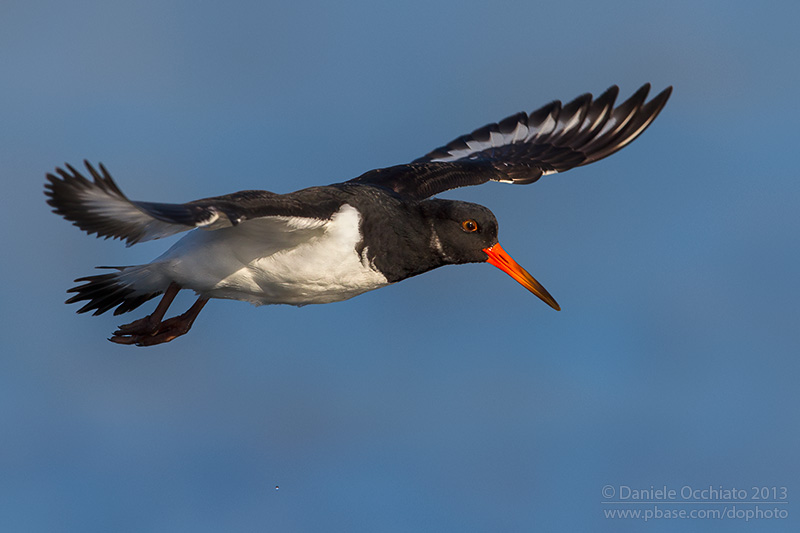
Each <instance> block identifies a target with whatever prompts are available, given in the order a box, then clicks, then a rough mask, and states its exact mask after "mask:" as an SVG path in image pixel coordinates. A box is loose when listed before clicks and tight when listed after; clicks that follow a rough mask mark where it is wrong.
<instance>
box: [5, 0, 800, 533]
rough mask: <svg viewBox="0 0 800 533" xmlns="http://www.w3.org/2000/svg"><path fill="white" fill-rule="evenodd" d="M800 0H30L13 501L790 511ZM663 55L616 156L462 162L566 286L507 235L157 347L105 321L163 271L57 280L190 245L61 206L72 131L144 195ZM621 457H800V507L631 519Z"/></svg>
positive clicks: (9, 12)
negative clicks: (90, 312)
mask: <svg viewBox="0 0 800 533" xmlns="http://www.w3.org/2000/svg"><path fill="white" fill-rule="evenodd" d="M799 6H800V4H798V3H797V2H771V3H753V2H721V1H719V2H714V1H711V2H696V1H675V2H657V3H656V2H634V1H615V2H603V3H600V2H587V1H562V2H530V1H525V2H474V1H471V0H466V1H465V0H461V1H458V2H416V1H410V2H395V3H392V4H386V3H382V2H374V1H370V2H366V1H356V2H285V3H280V4H278V3H271V2H224V3H223V2H218V3H210V2H188V1H182V2H181V1H179V2H163V1H151V0H144V1H142V0H139V1H137V2H125V3H120V2H106V1H102V2H101V1H96V2H90V1H78V2H55V1H47V0H45V1H36V0H25V1H15V0H12V1H4V2H3V5H2V8H0V72H2V81H0V101H1V102H2V105H0V163H2V165H1V168H2V170H1V171H0V172H2V176H3V183H4V184H5V193H4V194H3V195H2V197H1V198H0V202H2V211H3V213H5V223H4V224H3V225H2V228H1V229H0V232H2V243H3V253H4V256H5V257H4V259H3V261H2V263H0V273H1V274H2V279H3V280H5V283H4V289H3V298H2V299H1V300H0V307H2V309H3V315H2V316H3V320H2V321H0V335H2V344H3V346H4V347H5V348H4V350H3V352H4V354H3V355H2V357H0V424H1V425H2V428H3V429H2V436H1V437H0V529H2V530H4V531H180V530H184V531H198V532H199V531H258V530H260V531H289V532H291V531H559V530H561V531H653V532H656V531H659V532H660V531H677V530H681V531H706V530H714V531H719V530H722V529H724V530H726V531H728V530H730V531H797V530H798V520H800V507H798V501H800V494H798V493H799V492H800V484H798V479H799V478H800V457H799V456H798V449H800V416H799V415H798V406H800V388H799V387H798V376H800V350H799V349H798V348H800V334H799V333H798V318H800V315H799V314H798V307H797V297H798V284H797V274H798V270H799V268H798V267H800V246H798V235H799V234H800V216H798V208H799V207H800V179H799V178H800V176H798V171H797V152H798V147H797V144H798V134H797V125H798V122H799V121H800V105H798V97H797V94H798V91H800V69H798V66H797V65H798V54H800V37H799V36H798V35H799V34H798V33H797V31H796V23H797V21H798V20H800V7H799ZM648 81H649V82H651V83H653V85H654V89H656V90H660V89H661V88H663V87H665V86H667V85H674V86H675V91H674V94H673V96H672V99H671V101H670V102H669V104H668V105H667V107H666V109H665V110H664V112H663V113H662V115H661V116H660V117H659V118H658V120H657V121H656V122H655V123H654V125H653V126H652V127H651V128H650V129H649V130H648V131H647V132H646V133H645V134H644V135H643V137H641V138H640V139H638V140H637V141H636V142H634V143H633V144H632V145H630V146H629V147H627V148H626V149H625V150H623V151H622V152H620V153H618V154H616V155H614V156H613V157H611V158H610V159H607V160H604V161H602V162H600V163H597V164H594V165H591V166H589V167H584V168H580V169H576V170H573V171H570V172H569V173H568V174H564V175H556V176H551V177H547V178H545V179H542V180H541V181H540V182H539V183H537V184H535V185H533V186H530V187H525V188H523V187H517V188H512V187H510V186H507V185H500V184H489V185H486V186H483V187H480V188H473V189H471V190H466V189H462V190H457V191H451V192H449V193H448V194H446V195H445V196H446V197H449V198H457V199H463V200H470V201H476V202H479V203H482V204H484V205H486V206H488V207H489V208H491V209H492V210H493V211H494V213H495V214H496V215H497V218H498V220H499V221H500V239H501V242H502V243H503V246H504V247H505V249H506V250H508V251H509V252H510V253H511V254H512V255H513V256H514V257H515V258H516V259H517V260H518V261H519V262H520V263H521V264H522V265H524V266H525V267H526V268H527V269H528V270H530V271H531V272H532V273H533V274H534V275H535V276H536V277H537V278H538V279H539V280H540V281H541V282H542V283H543V284H544V285H545V286H546V287H547V289H548V290H549V291H550V292H551V293H552V294H553V295H554V296H555V297H556V299H557V300H558V302H559V303H560V304H561V306H562V307H563V311H562V312H560V313H556V312H554V311H552V310H551V309H549V308H548V307H547V306H546V305H544V304H543V303H542V302H540V301H539V300H538V299H536V298H535V297H533V296H532V295H531V294H529V293H528V292H527V291H525V290H524V289H522V288H521V287H520V286H518V285H517V284H516V283H514V282H513V280H511V279H510V278H509V277H508V276H506V275H504V274H503V273H502V272H500V271H499V270H497V269H495V268H492V267H491V266H488V265H468V266H460V267H446V268H442V269H439V270H437V271H434V272H431V273H428V274H426V275H423V276H420V277H417V278H415V279H411V280H407V281H405V282H403V283H401V284H398V285H395V286H392V287H388V288H385V289H382V290H380V291H375V292H373V293H369V294H366V295H363V296H360V297H358V298H355V299H353V300H350V301H347V302H343V303H338V304H332V305H325V306H310V307H305V308H300V309H298V308H291V307H271V308H270V307H262V308H253V307H251V306H249V305H247V304H244V303H240V302H225V301H213V302H212V303H211V304H210V305H209V306H207V307H206V309H205V310H204V311H203V313H202V314H201V315H200V318H199V319H198V322H197V323H196V324H195V327H194V330H193V331H192V332H191V334H190V335H189V336H187V337H185V338H182V339H180V340H178V341H176V342H173V343H170V344H166V345H163V346H159V347H155V348H149V349H136V348H132V347H123V346H116V345H113V344H111V343H109V342H107V341H106V340H105V339H106V337H108V335H109V334H110V333H111V331H113V329H114V328H115V326H116V325H117V324H119V323H122V322H127V321H129V320H132V319H135V318H138V316H140V315H142V314H144V313H146V312H149V311H150V309H151V308H152V304H150V305H149V306H147V307H145V308H143V309H144V311H143V312H140V313H138V315H136V316H134V315H126V316H123V317H113V316H105V315H104V316H102V317H99V318H96V317H89V316H84V315H80V316H79V315H76V314H75V310H76V307H75V306H65V305H63V303H62V302H63V300H64V299H65V296H66V295H65V293H64V291H65V290H66V289H67V288H69V287H70V286H71V285H72V280H73V279H74V278H76V277H79V276H83V275H87V274H90V273H92V269H93V267H94V266H95V265H107V264H110V265H119V264H122V265H125V264H135V263H140V262H146V261H149V260H150V259H152V258H154V257H155V256H157V255H159V254H160V253H161V252H162V251H163V250H164V249H166V247H168V246H169V244H170V243H168V242H161V241H156V242H152V243H146V244H142V245H138V246H135V247H133V248H130V249H126V248H125V247H124V246H123V245H121V244H120V243H118V242H111V241H101V240H97V239H94V238H88V237H87V236H86V235H84V234H82V233H81V232H79V231H78V230H77V229H76V228H74V227H72V226H71V225H70V224H68V223H66V222H65V221H64V220H61V219H60V218H58V217H56V216H55V215H53V214H51V213H50V212H49V207H48V206H47V205H45V202H44V196H43V195H42V185H43V182H44V174H45V173H46V172H48V171H50V170H52V169H53V168H54V167H55V166H56V165H60V164H62V163H64V162H65V161H66V162H71V163H73V164H78V163H80V161H81V160H82V159H84V158H88V159H90V160H92V161H102V162H103V163H105V164H106V165H107V166H108V168H109V169H110V171H111V172H112V174H113V175H114V176H115V178H116V179H117V181H118V183H119V184H120V186H121V187H122V189H123V190H124V191H125V192H126V193H127V194H128V195H129V196H130V197H132V198H134V199H141V200H156V201H187V200H192V199H195V198H200V197H204V196H210V195H217V194H224V193H228V192H232V191H235V190H240V189H248V188H262V189H269V190H272V191H276V192H289V191H292V190H296V189H299V188H303V187H307V186H311V185H317V184H325V183H331V182H336V181H340V180H344V179H348V178H351V177H354V176H356V175H358V174H360V173H362V172H364V171H366V170H369V169H371V168H375V167H381V166H389V165H393V164H398V163H403V162H407V161H410V160H411V159H414V158H416V157H418V156H420V155H422V154H424V153H426V152H427V151H429V150H430V149H432V148H435V147H437V146H440V145H441V144H443V143H445V142H448V141H450V140H451V139H452V138H454V137H456V136H458V135H460V134H463V133H466V132H468V131H471V130H472V129H474V128H476V127H479V126H482V125H483V124H485V123H487V122H491V121H496V120H498V119H501V118H503V117H505V116H507V115H509V114H511V113H514V112H517V111H521V110H528V111H530V110H532V109H534V108H537V107H539V106H540V105H543V104H545V103H547V102H549V101H550V100H553V99H555V98H560V99H562V100H568V99H571V98H573V97H575V96H577V95H579V94H581V93H583V92H587V91H590V92H593V93H595V94H599V93H600V92H602V91H603V90H604V89H606V88H607V87H608V86H609V85H612V84H619V85H620V87H621V96H622V97H627V96H628V95H630V94H631V93H632V92H633V91H634V90H636V88H638V87H639V86H640V85H641V84H642V83H644V82H648ZM170 242H172V241H170ZM191 301H192V299H191V298H190V297H189V296H188V295H187V296H184V297H182V298H179V301H178V305H177V306H176V309H179V308H180V307H181V306H183V307H186V306H188V305H189V304H190V302H191ZM606 485H611V486H612V487H614V488H615V490H617V491H618V490H619V487H620V486H629V487H633V488H649V487H650V486H651V485H653V486H655V487H660V486H663V485H666V486H668V487H669V488H674V489H678V490H679V489H681V487H684V486H690V487H693V488H703V487H706V488H707V487H708V486H713V487H722V488H737V489H739V488H743V489H745V490H747V491H748V496H749V495H750V492H751V487H754V486H758V487H773V486H775V487H782V486H785V487H787V488H788V503H780V504H775V505H763V506H762V510H763V509H764V508H769V509H774V508H775V507H778V508H779V509H782V510H785V511H787V512H788V516H789V517H788V518H787V519H784V520H775V519H773V520H767V519H761V520H759V521H757V522H749V523H745V522H744V521H743V520H727V521H725V522H724V523H722V524H720V523H719V522H712V521H709V520H683V521H681V522H680V523H677V522H676V521H675V520H654V521H650V522H647V523H646V524H645V523H643V522H641V521H636V520H622V519H605V518H604V515H603V511H604V510H607V509H609V508H612V506H610V505H609V504H604V503H602V502H603V501H605V500H606V498H604V496H603V495H602V490H603V487H604V486H606ZM276 486H278V487H279V489H278V490H276ZM617 507H622V508H625V506H617ZM636 507H637V506H636V505H629V506H627V508H636ZM639 507H640V508H643V506H641V505H640V506H639ZM721 507H722V506H720V505H708V506H697V505H689V504H681V505H669V504H665V505H663V506H662V508H669V509H686V510H687V511H688V510H692V509H697V508H703V509H705V508H712V509H720V508H721ZM738 508H739V509H740V510H743V509H751V510H752V509H754V505H752V504H740V505H739V507H738Z"/></svg>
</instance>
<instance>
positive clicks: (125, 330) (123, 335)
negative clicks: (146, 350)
mask: <svg viewBox="0 0 800 533" xmlns="http://www.w3.org/2000/svg"><path fill="white" fill-rule="evenodd" d="M207 301H208V300H207V299H205V298H200V299H198V300H197V302H195V304H194V305H193V306H192V307H191V308H189V310H188V311H186V312H185V313H183V314H182V315H178V316H176V317H172V318H170V319H168V320H163V321H162V320H159V319H158V317H154V316H153V315H150V316H146V317H144V318H140V319H139V320H134V321H133V322H131V323H130V324H123V325H121V326H119V328H118V329H117V330H116V331H115V332H114V333H113V334H112V336H111V337H110V338H109V339H108V340H110V341H111V342H114V343H116V344H135V345H136V346H154V345H156V344H163V343H165V342H169V341H171V340H173V339H176V338H178V337H180V336H181V335H185V334H186V333H188V331H189V330H190V329H191V328H192V324H194V321H195V319H196V318H197V315H198V314H199V313H200V310H201V309H202V308H203V306H204V305H205V304H206V302H207Z"/></svg>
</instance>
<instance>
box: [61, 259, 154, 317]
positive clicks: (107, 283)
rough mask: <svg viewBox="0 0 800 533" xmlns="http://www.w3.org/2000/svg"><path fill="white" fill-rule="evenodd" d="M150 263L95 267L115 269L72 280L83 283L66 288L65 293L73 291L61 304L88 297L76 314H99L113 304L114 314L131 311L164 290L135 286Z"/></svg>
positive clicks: (147, 269) (79, 300)
mask: <svg viewBox="0 0 800 533" xmlns="http://www.w3.org/2000/svg"><path fill="white" fill-rule="evenodd" d="M150 266H151V265H137V266H124V267H97V268H108V269H114V270H117V272H112V273H110V274H98V275H96V276H86V277H83V278H78V279H76V280H75V283H80V282H84V283H83V284H82V285H76V286H75V287H72V288H71V289H69V290H67V292H69V293H76V294H75V295H74V296H72V297H71V298H70V299H68V300H67V301H66V302H65V303H68V304H72V303H76V302H82V301H87V300H88V303H86V304H85V305H84V306H83V307H81V308H80V309H78V313H86V312H89V311H92V310H93V311H94V313H92V314H93V315H100V314H103V313H105V312H106V311H108V310H109V309H112V308H114V307H116V309H114V314H115V315H119V314H122V313H127V312H128V311H133V310H134V309H136V308H137V307H139V306H140V305H142V304H143V303H145V302H146V301H148V300H150V299H152V298H155V297H156V296H158V295H159V294H161V293H162V292H164V291H163V290H152V291H146V290H142V289H141V288H137V287H136V285H137V284H136V283H135V282H136V280H137V279H141V278H142V277H143V276H146V275H147V274H148V273H149V272H148V271H149V270H150V269H149V267H150Z"/></svg>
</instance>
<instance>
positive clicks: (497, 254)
mask: <svg viewBox="0 0 800 533" xmlns="http://www.w3.org/2000/svg"><path fill="white" fill-rule="evenodd" d="M483 251H484V252H486V255H488V256H489V259H487V260H486V262H487V263H489V264H490V265H494V266H496V267H497V268H499V269H500V270H502V271H503V272H505V273H506V274H508V275H509V276H511V277H512V278H514V279H515V280H517V281H518V282H519V284H520V285H522V286H523V287H525V288H526V289H528V290H529V291H531V292H532V293H533V294H535V295H536V296H538V297H539V298H540V299H541V300H542V301H543V302H544V303H546V304H547V305H549V306H550V307H552V308H553V309H555V310H556V311H561V307H559V306H558V304H557V303H556V301H555V299H554V298H553V297H552V296H550V293H549V292H547V290H546V289H545V288H544V287H542V284H541V283H539V282H538V281H536V280H535V279H533V276H531V275H530V274H528V271H527V270H525V269H524V268H522V267H521V266H519V265H518V264H517V262H516V261H514V260H513V259H512V258H511V256H510V255H508V254H507V253H506V251H505V250H503V247H502V246H500V243H497V244H495V245H494V246H490V247H489V248H484V249H483Z"/></svg>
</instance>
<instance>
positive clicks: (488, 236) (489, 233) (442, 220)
mask: <svg viewBox="0 0 800 533" xmlns="http://www.w3.org/2000/svg"><path fill="white" fill-rule="evenodd" d="M421 207H422V210H423V214H424V217H425V219H426V220H427V221H428V222H429V223H430V229H431V232H432V233H431V242H430V246H431V248H433V249H434V250H436V251H437V252H438V253H439V254H440V255H441V257H442V258H443V259H444V263H445V264H452V265H458V264H463V263H482V262H484V261H486V260H487V255H486V252H485V251H484V250H485V249H486V248H490V247H492V246H493V245H495V244H497V219H496V218H495V217H494V214H493V213H492V212H491V211H489V210H488V209H487V208H485V207H483V206H482V205H478V204H472V203H469V202H459V201H455V200H440V199H435V200H427V201H425V202H422V203H421Z"/></svg>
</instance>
